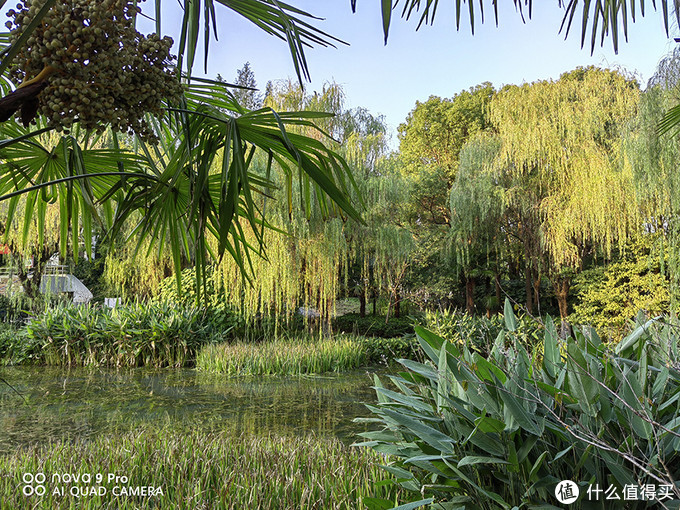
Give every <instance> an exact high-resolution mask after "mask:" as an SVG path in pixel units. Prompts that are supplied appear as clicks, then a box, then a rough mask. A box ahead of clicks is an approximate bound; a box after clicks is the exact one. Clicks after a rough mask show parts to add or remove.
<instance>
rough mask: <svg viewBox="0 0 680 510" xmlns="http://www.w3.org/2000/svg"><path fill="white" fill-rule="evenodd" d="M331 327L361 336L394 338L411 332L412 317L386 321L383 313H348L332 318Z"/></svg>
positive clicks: (391, 318)
mask: <svg viewBox="0 0 680 510" xmlns="http://www.w3.org/2000/svg"><path fill="white" fill-rule="evenodd" d="M333 329H334V330H336V331H340V332H342V333H354V334H355V335H361V336H377V337H381V338H394V337H397V336H404V335H407V334H409V333H410V334H413V318H412V317H399V318H396V317H390V319H389V320H388V321H387V322H386V321H385V316H384V315H367V316H366V317H361V316H360V315H359V314H358V313H348V314H345V315H341V316H339V317H336V318H335V319H333Z"/></svg>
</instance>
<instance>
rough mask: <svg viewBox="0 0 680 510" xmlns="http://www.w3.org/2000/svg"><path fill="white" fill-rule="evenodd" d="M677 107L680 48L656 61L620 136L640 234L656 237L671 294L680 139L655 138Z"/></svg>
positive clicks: (677, 237)
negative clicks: (635, 110) (635, 111)
mask: <svg viewBox="0 0 680 510" xmlns="http://www.w3.org/2000/svg"><path fill="white" fill-rule="evenodd" d="M678 104H680V49H678V48H676V49H675V50H674V51H673V52H672V53H671V54H670V55H668V56H667V57H666V58H664V59H663V60H661V62H660V63H659V66H658V67H657V70H656V72H655V73H654V76H652V78H651V79H650V81H649V84H648V87H647V89H646V90H645V92H644V93H643V94H642V96H641V98H640V105H639V108H638V114H637V116H636V117H635V118H634V119H633V120H632V121H631V122H630V125H629V130H628V132H627V133H626V136H625V149H626V150H625V161H626V165H627V166H628V167H629V168H630V171H632V173H633V175H634V179H635V184H636V193H637V199H638V204H639V206H640V212H641V215H642V218H643V221H644V225H645V230H646V231H647V232H656V233H660V234H661V235H660V236H657V239H659V241H660V243H661V244H660V248H661V250H662V251H661V253H662V256H661V261H662V269H665V268H664V264H663V261H664V259H666V258H667V259H668V263H669V265H670V269H671V271H670V277H671V283H672V287H673V289H674V290H673V292H672V294H675V293H677V289H678V284H680V271H679V269H680V225H678V214H679V213H680V173H678V167H679V166H680V135H678V134H677V133H676V134H670V133H668V134H665V135H659V131H658V125H659V122H660V121H661V119H662V118H663V117H664V114H665V112H666V111H667V110H669V109H671V108H674V107H676V106H677V105H678ZM664 251H665V252H667V253H666V254H665V255H666V257H664V256H663V255H664Z"/></svg>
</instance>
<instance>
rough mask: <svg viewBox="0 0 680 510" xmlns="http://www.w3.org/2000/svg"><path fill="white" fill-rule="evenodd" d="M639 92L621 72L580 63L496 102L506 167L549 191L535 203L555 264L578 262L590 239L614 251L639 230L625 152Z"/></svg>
mask: <svg viewBox="0 0 680 510" xmlns="http://www.w3.org/2000/svg"><path fill="white" fill-rule="evenodd" d="M638 99H639V89H638V85H637V83H636V82H634V81H632V80H630V79H628V78H626V77H624V76H623V75H621V74H620V73H618V72H616V71H609V70H602V69H596V68H585V69H584V68H580V69H577V70H575V71H572V72H570V73H565V74H564V75H562V76H561V78H560V79H559V80H558V81H556V82H553V81H541V82H536V83H532V84H527V85H523V86H521V87H517V86H512V87H508V88H507V89H505V90H503V91H501V92H500V93H499V94H498V95H497V97H496V99H495V100H494V101H493V102H492V103H491V112H490V114H491V117H492V119H493V121H494V123H495V124H496V126H497V129H498V132H499V135H500V138H501V140H502V146H501V154H500V158H499V160H498V163H499V169H500V171H501V172H502V173H505V174H508V175H509V176H510V177H512V178H514V179H518V180H523V181H524V183H525V184H526V185H528V186H531V187H533V188H535V189H536V192H537V193H536V195H537V196H538V197H540V198H541V199H540V201H539V202H538V203H536V204H535V206H536V207H537V208H538V212H539V215H540V222H541V238H542V244H543V248H544V249H545V251H546V254H547V257H548V260H549V263H550V265H551V266H552V267H553V268H560V267H563V266H566V267H572V268H578V267H579V266H580V264H581V260H582V253H583V249H584V247H585V246H593V245H596V246H598V247H599V248H600V249H602V250H603V251H604V252H605V253H607V254H608V253H610V252H611V249H612V248H613V247H614V246H615V245H617V243H620V244H622V243H624V242H625V240H626V238H627V233H628V232H630V231H632V230H636V229H637V225H638V222H637V208H636V204H635V195H634V191H633V190H634V187H633V182H632V175H630V173H626V170H625V169H623V170H622V169H621V166H620V165H619V160H618V158H619V157H620V154H621V148H620V137H621V134H622V129H623V127H624V125H625V122H626V121H627V120H628V119H629V118H630V117H631V116H632V115H633V114H634V113H635V111H636V107H637V103H638ZM509 198H513V197H509Z"/></svg>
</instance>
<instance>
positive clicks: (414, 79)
mask: <svg viewBox="0 0 680 510" xmlns="http://www.w3.org/2000/svg"><path fill="white" fill-rule="evenodd" d="M172 3H173V2H168V3H166V4H164V7H163V9H164V10H165V9H171V7H165V5H168V4H170V5H172ZM288 3H290V4H292V5H295V6H296V7H300V8H302V9H304V10H306V11H308V12H310V13H312V14H314V15H317V16H320V17H322V18H324V20H323V21H319V22H317V23H316V26H318V27H319V28H322V29H323V30H325V31H326V32H328V33H330V34H332V35H334V36H336V37H338V38H340V39H342V40H344V41H346V42H348V43H349V44H350V46H344V45H339V46H338V47H337V48H315V49H310V50H309V51H308V52H307V59H308V63H309V68H310V72H311V75H312V82H311V83H309V84H307V87H308V88H309V89H310V90H318V89H321V87H322V86H323V84H324V82H328V81H335V82H337V83H339V84H341V85H342V86H343V88H344V90H345V92H346V95H347V107H357V106H362V107H365V108H367V109H368V110H369V111H371V113H373V114H382V115H384V116H385V119H386V121H387V124H388V126H389V127H390V129H391V131H392V134H393V139H392V145H393V146H394V147H396V144H397V139H396V128H397V126H398V125H399V124H400V123H402V122H403V121H404V120H405V118H406V116H407V114H408V112H409V111H410V110H412V109H413V107H414V106H415V103H416V101H418V100H419V101H424V100H427V98H428V97H429V96H430V95H438V96H442V97H451V96H453V95H454V94H456V93H457V92H459V91H461V90H463V89H467V88H469V87H472V86H474V85H476V84H478V83H481V82H484V81H490V82H491V83H493V84H494V86H496V87H500V86H502V85H504V84H510V83H513V84H520V83H523V82H531V81H535V80H539V79H547V78H557V77H559V75H560V74H561V73H563V72H565V71H569V70H571V69H574V68H575V67H577V66H585V65H591V64H592V65H599V66H605V67H623V68H625V69H627V70H628V71H630V72H633V73H635V74H636V75H637V76H638V78H639V80H640V82H641V83H642V84H643V86H644V84H645V83H646V81H647V80H648V79H649V77H650V76H651V75H652V73H653V72H654V69H655V67H656V65H657V63H658V61H659V60H660V59H661V58H662V57H663V56H664V55H666V54H667V53H668V52H669V51H671V50H672V49H673V48H674V47H675V45H676V43H675V42H673V40H672V38H671V39H668V38H667V37H666V34H665V31H664V29H663V23H662V21H661V15H660V13H657V12H655V11H653V10H652V9H651V5H648V6H647V7H648V12H647V13H646V17H644V18H640V17H639V18H638V19H637V21H636V23H634V24H632V25H630V27H629V38H628V39H629V42H628V43H626V42H624V41H623V40H622V41H621V42H620V46H619V52H618V55H617V54H615V53H614V51H613V50H612V44H611V41H610V40H606V41H605V43H604V47H600V46H599V45H598V46H597V47H596V49H595V52H594V53H593V55H592V56H591V54H590V49H589V48H585V49H581V47H580V33H579V30H578V29H579V28H580V27H578V26H575V27H574V28H576V30H573V33H571V34H570V35H569V37H568V38H567V40H566V41H565V39H564V37H563V36H562V35H559V33H558V32H559V27H560V23H561V21H562V15H563V10H562V9H560V8H559V7H558V6H557V1H556V0H552V1H550V0H541V1H536V2H534V12H533V16H532V19H531V20H528V21H527V23H526V24H523V23H522V21H521V18H520V16H519V15H518V14H517V13H516V12H515V10H514V7H513V5H512V2H511V1H510V0H507V1H505V2H502V5H503V6H502V7H501V9H500V12H499V27H498V28H496V26H495V23H494V22H493V13H492V12H486V13H485V14H486V21H485V24H484V25H481V24H480V25H477V26H476V28H475V34H474V35H471V34H470V26H469V22H468V19H467V17H466V16H465V17H463V18H462V19H461V29H460V31H459V32H456V30H455V18H454V11H453V3H454V2H453V0H442V1H441V2H440V4H441V5H440V7H439V10H438V12H437V19H436V21H435V24H434V26H423V27H422V28H421V29H420V30H419V31H418V32H416V31H415V27H416V23H415V22H414V21H415V20H411V21H409V22H405V21H403V20H401V19H400V18H399V15H398V14H399V13H400V11H399V12H396V11H395V13H394V14H393V20H392V27H391V31H390V38H389V41H388V44H387V45H386V46H385V45H384V44H383V34H382V22H381V18H380V2H379V0H358V1H357V4H358V5H357V13H356V14H352V11H351V8H350V2H349V0H324V1H318V0H316V1H315V0H289V2H288ZM476 3H477V2H475V4H476ZM485 4H490V2H485ZM217 10H218V36H219V41H217V42H215V41H213V42H211V51H210V60H209V63H208V73H207V75H208V76H212V77H214V76H216V75H217V74H218V73H219V74H221V75H222V76H223V77H224V78H225V79H226V80H228V81H231V80H234V79H235V76H236V70H237V69H238V68H240V67H242V66H243V64H244V63H245V62H246V61H249V62H250V64H251V67H252V69H253V71H254V72H255V77H256V80H257V83H258V85H259V87H260V88H262V89H264V86H265V84H266V82H267V81H268V80H276V79H282V78H287V77H294V76H295V70H294V67H293V64H292V61H291V59H290V56H289V53H288V48H287V45H286V44H285V43H283V42H281V41H279V40H277V39H274V38H273V37H270V36H268V35H266V34H264V33H263V32H262V31H261V30H259V29H257V28H256V27H254V26H253V25H252V24H251V23H250V22H248V21H246V20H244V19H242V18H240V17H238V16H235V15H234V14H233V13H231V12H230V11H229V10H227V9H224V8H223V7H222V6H220V5H217ZM477 14H478V12H477ZM163 18H164V23H165V25H164V26H163V29H164V31H167V32H168V33H170V34H171V35H173V34H172V32H173V31H174V30H173V28H174V27H176V26H177V25H178V23H179V18H178V15H175V13H170V12H169V11H168V12H164V13H163ZM578 21H580V18H579V19H578ZM173 25H174V27H173ZM674 25H675V24H674ZM677 32H678V30H677V27H676V26H673V27H672V29H671V37H672V36H673V35H677ZM201 36H202V34H201ZM195 71H196V72H202V71H203V59H202V58H201V59H200V60H199V63H198V64H197V65H196V66H195Z"/></svg>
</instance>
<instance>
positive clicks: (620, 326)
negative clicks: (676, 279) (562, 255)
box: [570, 236, 672, 338]
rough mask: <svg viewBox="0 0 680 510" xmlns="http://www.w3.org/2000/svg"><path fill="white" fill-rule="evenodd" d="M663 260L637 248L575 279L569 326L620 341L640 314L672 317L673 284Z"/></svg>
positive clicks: (650, 251) (643, 249)
mask: <svg viewBox="0 0 680 510" xmlns="http://www.w3.org/2000/svg"><path fill="white" fill-rule="evenodd" d="M658 241H660V239H659V238H658V236H657V242H658ZM662 257H663V255H660V254H659V253H658V250H655V249H653V247H652V248H651V249H650V247H649V246H647V247H644V246H643V245H641V244H638V245H635V246H633V247H632V248H629V250H628V251H627V252H626V254H625V255H624V256H623V257H622V258H621V259H619V260H617V261H616V262H613V263H611V264H608V265H606V266H601V267H597V268H595V269H590V270H586V271H584V272H583V273H581V274H580V275H579V276H577V277H576V279H575V289H576V297H577V301H576V304H575V305H574V312H573V313H572V314H571V316H570V322H571V323H573V324H590V325H592V326H594V327H595V328H596V329H597V330H598V332H599V333H600V334H601V335H602V336H603V337H607V338H620V337H621V336H623V335H624V334H625V333H627V332H628V330H629V329H630V328H631V327H632V325H633V323H632V321H633V320H634V319H635V317H636V316H637V314H638V312H639V311H640V310H642V311H644V312H645V313H646V314H647V315H648V316H657V315H660V314H667V313H669V311H670V309H671V301H672V300H671V292H670V281H669V275H668V274H667V273H666V274H664V272H663V271H662V269H661V260H662Z"/></svg>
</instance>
